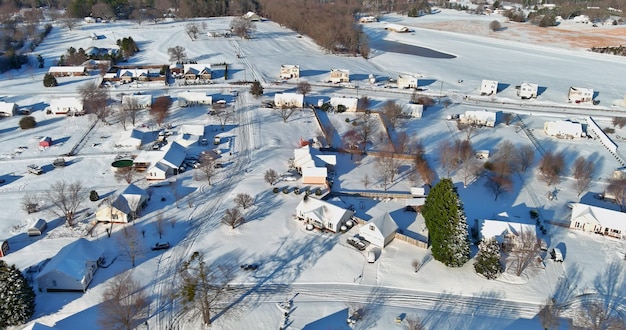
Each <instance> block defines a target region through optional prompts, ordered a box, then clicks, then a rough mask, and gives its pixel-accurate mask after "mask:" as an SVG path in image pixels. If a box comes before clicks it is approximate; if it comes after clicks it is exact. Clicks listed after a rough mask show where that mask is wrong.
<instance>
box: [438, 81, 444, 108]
mask: <svg viewBox="0 0 626 330" xmlns="http://www.w3.org/2000/svg"><path fill="white" fill-rule="evenodd" d="M442 97H443V80H442V81H441V87H440V88H439V104H441V98H442Z"/></svg>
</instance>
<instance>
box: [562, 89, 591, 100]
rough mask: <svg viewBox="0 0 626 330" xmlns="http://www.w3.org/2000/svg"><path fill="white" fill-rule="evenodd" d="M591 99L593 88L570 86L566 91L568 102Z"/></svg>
mask: <svg viewBox="0 0 626 330" xmlns="http://www.w3.org/2000/svg"><path fill="white" fill-rule="evenodd" d="M592 100H593V89H590V88H580V87H570V88H569V92H568V93H567V101H568V102H570V103H584V102H591V101H592Z"/></svg>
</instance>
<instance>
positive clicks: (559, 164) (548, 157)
mask: <svg viewBox="0 0 626 330" xmlns="http://www.w3.org/2000/svg"><path fill="white" fill-rule="evenodd" d="M564 173H565V155H564V154H563V153H562V152H560V153H556V154H555V153H553V152H552V151H548V152H546V153H545V154H544V155H543V157H542V158H541V160H540V161H539V174H540V179H541V180H542V181H544V182H545V183H546V184H547V185H548V186H552V185H554V184H557V183H558V182H559V181H560V180H561V175H563V174H564Z"/></svg>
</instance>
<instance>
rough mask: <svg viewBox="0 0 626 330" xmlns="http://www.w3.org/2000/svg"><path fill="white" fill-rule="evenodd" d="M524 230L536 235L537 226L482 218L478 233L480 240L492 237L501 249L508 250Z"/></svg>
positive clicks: (513, 245)
mask: <svg viewBox="0 0 626 330" xmlns="http://www.w3.org/2000/svg"><path fill="white" fill-rule="evenodd" d="M524 232H532V233H533V234H535V235H537V226H535V225H533V224H526V223H520V222H510V221H503V220H487V219H484V220H482V221H481V223H480V227H479V233H480V238H481V239H482V240H488V239H491V238H494V239H495V240H496V241H497V242H498V243H500V246H501V247H502V249H503V250H508V251H510V249H511V248H513V247H515V245H516V244H517V240H518V238H519V237H520V235H522V233H524Z"/></svg>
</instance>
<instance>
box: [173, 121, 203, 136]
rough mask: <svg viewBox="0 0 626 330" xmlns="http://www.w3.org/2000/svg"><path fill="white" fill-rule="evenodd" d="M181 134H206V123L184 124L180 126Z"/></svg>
mask: <svg viewBox="0 0 626 330" xmlns="http://www.w3.org/2000/svg"><path fill="white" fill-rule="evenodd" d="M179 134H180V135H182V134H190V135H195V136H204V125H202V124H183V125H181V126H180V129H179Z"/></svg>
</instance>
